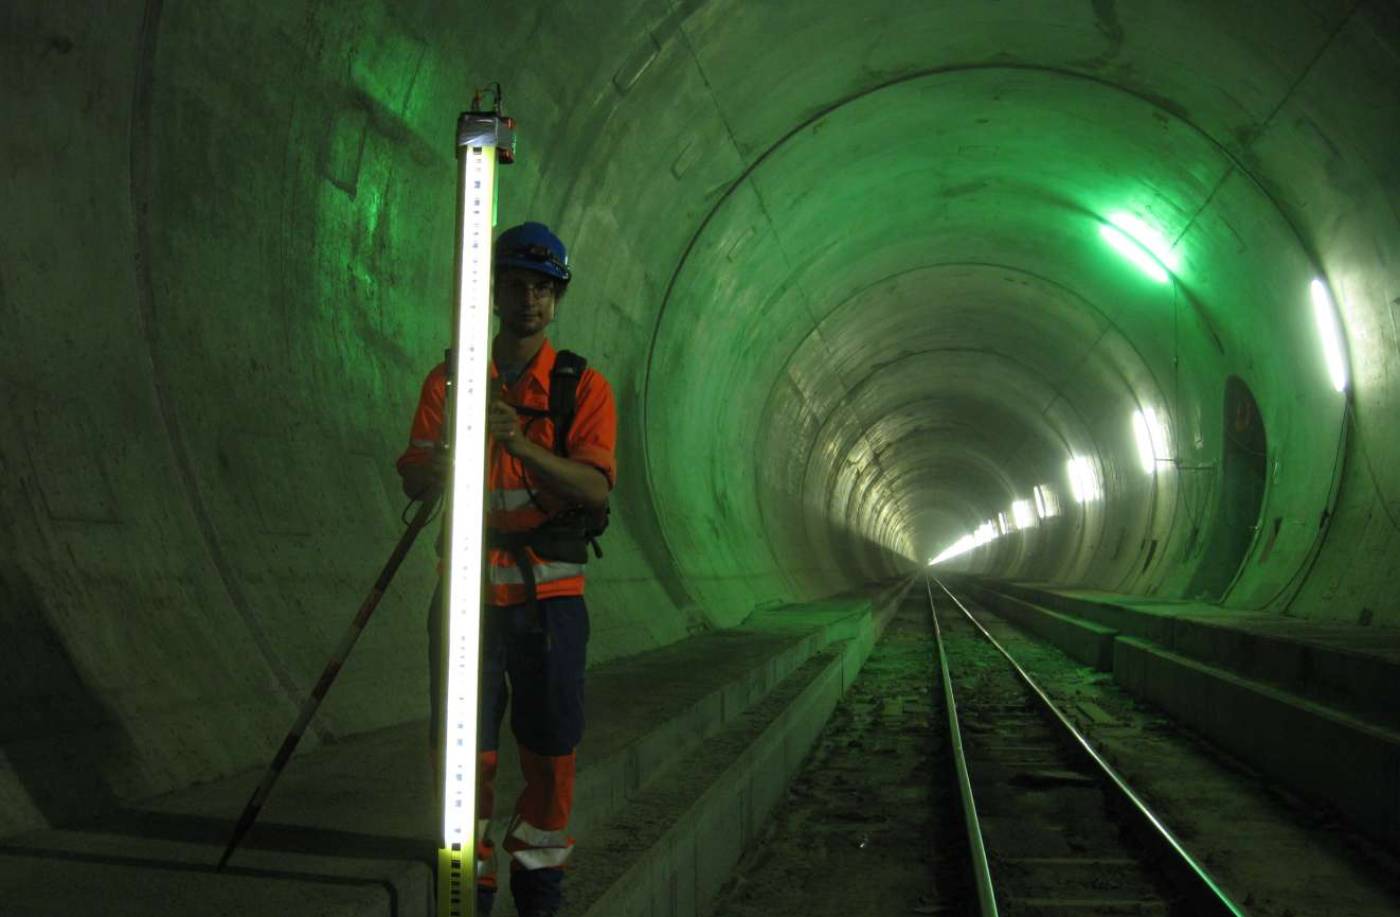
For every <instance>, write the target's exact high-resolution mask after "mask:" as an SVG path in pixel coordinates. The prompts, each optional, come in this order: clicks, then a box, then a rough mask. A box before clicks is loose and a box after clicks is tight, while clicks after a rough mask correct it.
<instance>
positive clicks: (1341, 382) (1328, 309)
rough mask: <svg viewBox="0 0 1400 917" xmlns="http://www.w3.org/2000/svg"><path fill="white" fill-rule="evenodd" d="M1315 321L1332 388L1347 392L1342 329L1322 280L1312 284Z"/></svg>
mask: <svg viewBox="0 0 1400 917" xmlns="http://www.w3.org/2000/svg"><path fill="white" fill-rule="evenodd" d="M1312 304H1313V321H1314V322H1316V323H1317V336H1318V338H1319V339H1320V340H1321V341H1322V353H1323V355H1324V356H1325V357H1326V358H1327V374H1328V375H1329V376H1331V377H1332V388H1334V389H1336V390H1337V391H1339V392H1341V391H1345V390H1346V387H1347V358H1346V348H1345V347H1343V346H1342V327H1341V322H1340V320H1339V319H1338V317H1337V306H1336V304H1335V303H1333V302H1332V296H1331V294H1329V293H1328V292H1327V284H1325V283H1323V282H1322V280H1321V278H1317V279H1314V280H1313V282H1312Z"/></svg>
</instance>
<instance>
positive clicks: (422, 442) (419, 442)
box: [408, 439, 437, 449]
mask: <svg viewBox="0 0 1400 917" xmlns="http://www.w3.org/2000/svg"><path fill="white" fill-rule="evenodd" d="M408 444H409V445H410V446H413V447H414V448H417V449H436V448H437V443H436V442H434V441H433V440H431V439H410V440H409V441H408Z"/></svg>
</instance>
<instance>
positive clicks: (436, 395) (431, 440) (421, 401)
mask: <svg viewBox="0 0 1400 917" xmlns="http://www.w3.org/2000/svg"><path fill="white" fill-rule="evenodd" d="M446 400H447V365H446V364H445V363H439V364H438V365H437V366H434V367H433V371H432V372H430V373H428V378H426V379H424V380H423V390H422V392H421V393H420V394H419V395H418V410H417V411H415V412H414V414H413V425H412V426H411V427H409V430H408V448H407V449H405V450H404V452H403V455H400V456H399V460H398V461H397V462H395V463H394V464H395V467H397V468H399V469H402V468H403V467H404V466H405V465H426V464H427V463H428V462H430V461H432V457H433V451H434V450H435V449H436V448H437V444H438V442H439V441H440V440H441V439H442V409H443V403H444V402H445V401H446Z"/></svg>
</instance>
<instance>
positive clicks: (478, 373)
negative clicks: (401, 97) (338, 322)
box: [438, 112, 514, 914]
mask: <svg viewBox="0 0 1400 917" xmlns="http://www.w3.org/2000/svg"><path fill="white" fill-rule="evenodd" d="M511 127H512V124H511V122H510V121H509V120H508V119H504V118H501V117H500V115H499V113H483V112H467V113H465V114H463V115H462V117H461V119H460V120H459V121H458V124H457V153H458V159H459V167H460V168H459V173H458V179H459V181H458V191H459V197H458V204H459V221H458V228H457V308H456V314H455V317H454V326H453V346H452V359H453V365H452V366H451V367H450V371H451V378H450V384H451V393H452V394H451V397H450V398H449V401H448V425H449V429H450V430H451V436H452V439H451V447H452V452H451V455H452V479H451V490H450V492H449V497H448V504H447V505H448V514H447V570H446V574H447V575H446V586H447V593H446V596H445V597H444V607H445V609H446V612H447V613H446V615H445V626H446V634H445V635H444V636H445V640H444V645H445V648H446V649H445V656H446V658H445V663H446V673H447V677H446V682H447V684H446V690H447V696H446V697H445V698H444V712H445V715H444V730H443V732H444V735H443V760H442V777H443V792H442V847H441V848H440V849H439V851H438V912H439V914H449V913H463V911H462V910H461V908H462V907H468V908H470V907H471V906H472V905H471V903H470V902H468V901H466V900H465V899H467V898H468V897H470V896H471V895H474V894H475V886H476V877H475V873H476V843H477V836H476V832H477V824H476V727H477V723H476V719H477V717H476V705H477V681H478V677H479V675H478V661H479V658H480V639H481V635H480V615H481V573H482V570H481V566H482V562H483V559H484V553H485V544H484V540H485V539H484V536H485V532H484V530H483V520H484V512H483V510H484V500H485V483H486V389H487V382H488V379H489V375H490V373H489V366H488V362H489V361H490V358H491V355H490V346H491V345H490V341H491V236H492V227H493V226H494V225H495V216H496V214H495V211H496V161H497V157H498V156H500V157H501V158H502V159H503V160H505V161H509V154H508V153H507V152H506V151H507V150H509V149H510V147H511V145H512V144H513V143H514V137H513V135H512V133H511V130H510V128H511ZM503 154H504V155H503Z"/></svg>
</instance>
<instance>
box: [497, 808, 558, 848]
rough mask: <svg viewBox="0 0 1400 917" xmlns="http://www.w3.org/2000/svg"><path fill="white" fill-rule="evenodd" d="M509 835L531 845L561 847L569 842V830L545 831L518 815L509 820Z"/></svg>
mask: <svg viewBox="0 0 1400 917" xmlns="http://www.w3.org/2000/svg"><path fill="white" fill-rule="evenodd" d="M510 836H511V837H513V838H515V839H516V840H521V841H524V842H525V843H527V844H529V845H530V846H531V847H563V846H565V845H566V844H568V843H569V830H568V829H567V828H565V829H563V830H561V831H546V830H545V829H543V828H536V827H535V826H534V825H532V824H530V823H529V822H527V821H526V820H525V819H523V818H521V817H520V816H518V815H517V816H516V817H515V820H514V821H513V822H511V826H510Z"/></svg>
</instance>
